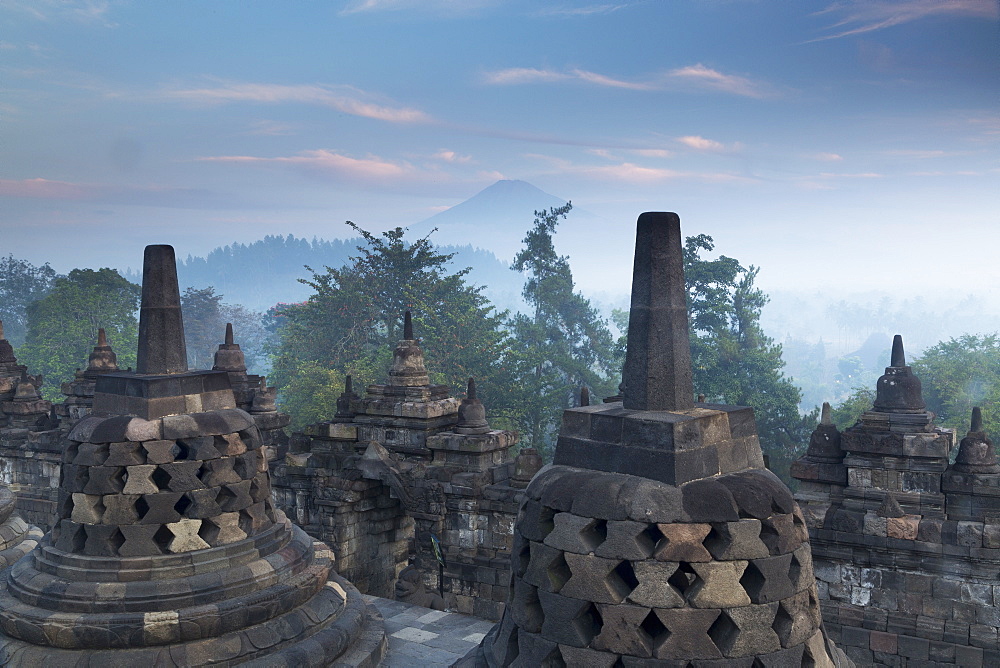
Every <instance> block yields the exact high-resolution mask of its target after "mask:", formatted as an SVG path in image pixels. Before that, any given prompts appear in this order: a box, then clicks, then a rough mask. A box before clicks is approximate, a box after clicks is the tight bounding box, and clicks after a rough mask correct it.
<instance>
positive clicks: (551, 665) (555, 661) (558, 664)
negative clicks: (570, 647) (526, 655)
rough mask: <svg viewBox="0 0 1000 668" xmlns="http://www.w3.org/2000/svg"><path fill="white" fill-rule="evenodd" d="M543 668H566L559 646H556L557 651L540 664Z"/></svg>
mask: <svg viewBox="0 0 1000 668" xmlns="http://www.w3.org/2000/svg"><path fill="white" fill-rule="evenodd" d="M540 665H541V666H542V668H566V661H565V659H563V656H562V652H560V651H559V646H558V645H556V647H555V649H553V650H552V651H551V652H549V653H548V655H547V656H546V657H545V658H544V659H542V663H541V664H540Z"/></svg>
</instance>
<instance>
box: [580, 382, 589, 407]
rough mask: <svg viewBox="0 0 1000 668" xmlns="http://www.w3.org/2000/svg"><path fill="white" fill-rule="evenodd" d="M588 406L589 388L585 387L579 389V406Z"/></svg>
mask: <svg viewBox="0 0 1000 668" xmlns="http://www.w3.org/2000/svg"><path fill="white" fill-rule="evenodd" d="M589 405H590V388H589V387H587V386H586V385H582V386H581V387H580V406H589Z"/></svg>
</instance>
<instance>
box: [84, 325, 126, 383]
mask: <svg viewBox="0 0 1000 668" xmlns="http://www.w3.org/2000/svg"><path fill="white" fill-rule="evenodd" d="M112 371H118V356H117V355H115V351H113V350H112V349H111V346H109V345H108V335H107V333H106V332H105V331H104V328H103V327H100V328H98V330H97V345H96V346H94V350H93V351H91V353H90V357H89V358H88V359H87V370H86V371H85V372H84V375H85V376H89V377H93V376H94V374H97V373H110V372H112Z"/></svg>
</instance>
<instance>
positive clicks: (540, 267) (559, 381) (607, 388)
mask: <svg viewBox="0 0 1000 668" xmlns="http://www.w3.org/2000/svg"><path fill="white" fill-rule="evenodd" d="M570 209H572V204H569V203H567V204H566V205H564V206H562V207H559V208H551V209H549V211H548V212H545V211H536V212H535V222H534V226H533V227H532V228H531V229H530V230H529V231H528V234H527V236H525V238H524V248H523V249H522V250H521V251H520V252H519V253H518V254H517V256H516V257H515V258H514V263H513V264H512V265H511V269H513V270H515V271H520V272H525V273H527V275H528V278H527V280H526V281H525V284H524V291H523V295H524V299H525V300H526V301H527V302H528V305H529V306H530V307H531V308H532V309H533V311H534V312H533V313H532V314H530V315H525V314H521V313H518V314H516V315H515V316H514V317H513V318H511V320H510V324H509V327H510V330H511V334H512V336H513V339H514V342H513V344H512V357H511V361H512V366H513V367H514V373H515V378H516V380H515V383H516V384H517V387H518V389H519V391H518V393H517V397H516V398H515V400H516V404H515V406H514V408H515V410H514V411H513V415H514V422H515V424H516V425H517V426H518V427H519V429H520V431H521V443H522V445H524V446H526V447H534V448H538V449H539V450H540V451H541V452H542V454H543V456H545V457H546V458H548V454H549V451H550V450H551V446H552V441H553V436H554V435H555V432H556V429H557V427H558V424H559V421H560V419H561V417H562V411H563V410H564V409H566V408H569V407H571V406H575V405H577V401H578V399H577V397H578V393H579V390H580V387H581V386H583V385H586V386H588V387H589V388H591V390H592V391H594V392H595V393H596V394H597V395H599V396H601V395H604V396H606V395H609V394H613V393H614V389H613V388H614V387H615V384H616V383H615V382H613V380H612V379H613V377H614V376H615V374H617V372H618V370H619V369H620V367H619V366H616V365H615V362H616V360H615V356H614V341H613V340H612V337H611V332H610V331H609V330H608V327H607V324H606V323H605V322H604V321H603V320H602V319H601V318H600V316H599V315H598V313H597V311H596V310H595V309H594V307H593V306H591V304H590V301H589V300H587V299H585V298H584V297H583V296H582V295H581V294H580V293H578V292H574V291H573V287H574V286H573V274H572V272H571V270H570V267H569V261H568V258H566V257H565V256H560V255H558V254H557V253H556V251H555V247H554V246H553V243H552V234H553V233H554V232H555V228H556V225H557V224H558V222H559V219H560V218H565V217H566V214H567V213H569V211H570Z"/></svg>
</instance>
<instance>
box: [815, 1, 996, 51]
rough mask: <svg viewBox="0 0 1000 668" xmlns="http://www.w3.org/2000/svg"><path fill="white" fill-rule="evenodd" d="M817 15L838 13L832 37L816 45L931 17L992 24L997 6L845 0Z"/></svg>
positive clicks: (963, 2)
mask: <svg viewBox="0 0 1000 668" xmlns="http://www.w3.org/2000/svg"><path fill="white" fill-rule="evenodd" d="M817 14H839V15H841V18H840V19H839V20H837V21H836V22H835V23H834V24H833V25H832V26H830V29H832V30H834V31H835V32H833V33H832V34H829V35H824V36H823V37H817V38H816V39H813V40H809V41H810V42H819V41H822V40H826V39H838V38H840V37H850V36H852V35H860V34H863V33H867V32H872V31H875V30H882V29H884V28H891V27H893V26H897V25H902V24H904V23H910V22H912V21H919V20H921V19H926V18H929V17H932V16H968V17H973V18H980V19H985V20H988V21H996V20H997V19H998V18H1000V5H998V4H997V3H996V1H995V0H847V1H846V2H836V3H834V4H832V5H830V6H828V7H827V8H826V9H824V10H822V11H820V12H817Z"/></svg>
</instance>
